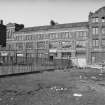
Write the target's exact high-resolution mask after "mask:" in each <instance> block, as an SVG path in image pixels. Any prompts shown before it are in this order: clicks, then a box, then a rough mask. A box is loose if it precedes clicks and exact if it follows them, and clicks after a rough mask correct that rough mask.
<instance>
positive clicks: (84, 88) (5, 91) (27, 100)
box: [0, 68, 105, 105]
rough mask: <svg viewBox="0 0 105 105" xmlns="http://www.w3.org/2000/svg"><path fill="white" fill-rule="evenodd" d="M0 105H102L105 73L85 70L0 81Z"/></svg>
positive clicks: (62, 71)
mask: <svg viewBox="0 0 105 105" xmlns="http://www.w3.org/2000/svg"><path fill="white" fill-rule="evenodd" d="M0 105H105V73H104V72H103V73H100V70H97V69H90V68H88V69H69V70H56V71H53V72H44V73H39V74H29V75H21V76H12V77H5V78H0Z"/></svg>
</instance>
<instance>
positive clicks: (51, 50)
mask: <svg viewBox="0 0 105 105" xmlns="http://www.w3.org/2000/svg"><path fill="white" fill-rule="evenodd" d="M49 52H51V53H56V52H57V50H56V49H50V50H49Z"/></svg>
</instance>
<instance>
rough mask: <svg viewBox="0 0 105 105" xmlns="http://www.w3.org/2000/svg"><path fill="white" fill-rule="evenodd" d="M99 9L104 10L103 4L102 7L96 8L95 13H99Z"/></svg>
mask: <svg viewBox="0 0 105 105" xmlns="http://www.w3.org/2000/svg"><path fill="white" fill-rule="evenodd" d="M100 11H105V6H104V7H101V8H99V9H98V10H96V11H95V13H99V12H100Z"/></svg>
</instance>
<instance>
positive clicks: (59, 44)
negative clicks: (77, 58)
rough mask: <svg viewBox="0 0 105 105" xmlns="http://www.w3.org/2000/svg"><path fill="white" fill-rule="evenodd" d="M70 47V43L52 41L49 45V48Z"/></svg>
mask: <svg viewBox="0 0 105 105" xmlns="http://www.w3.org/2000/svg"><path fill="white" fill-rule="evenodd" d="M71 47H72V42H71V41H63V42H57V41H52V42H50V44H49V48H71Z"/></svg>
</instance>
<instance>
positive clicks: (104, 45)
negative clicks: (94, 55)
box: [102, 39, 105, 47]
mask: <svg viewBox="0 0 105 105" xmlns="http://www.w3.org/2000/svg"><path fill="white" fill-rule="evenodd" d="M102 47H105V39H104V40H102Z"/></svg>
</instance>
